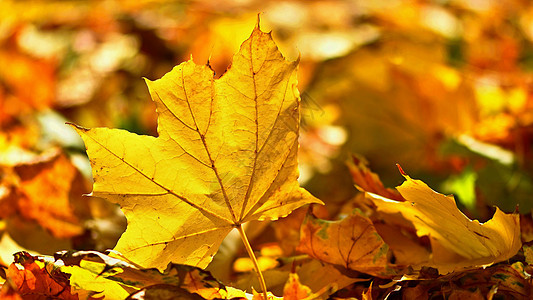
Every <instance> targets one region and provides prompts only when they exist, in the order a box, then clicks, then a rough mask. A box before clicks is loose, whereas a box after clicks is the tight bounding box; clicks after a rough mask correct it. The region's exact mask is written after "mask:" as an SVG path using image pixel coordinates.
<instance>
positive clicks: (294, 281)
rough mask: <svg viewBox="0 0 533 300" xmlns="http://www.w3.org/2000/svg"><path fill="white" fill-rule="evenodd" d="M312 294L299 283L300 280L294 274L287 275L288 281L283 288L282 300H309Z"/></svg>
mask: <svg viewBox="0 0 533 300" xmlns="http://www.w3.org/2000/svg"><path fill="white" fill-rule="evenodd" d="M311 294H313V292H312V291H311V289H310V288H309V287H307V286H305V285H302V284H301V283H300V278H299V277H298V274H296V273H290V274H289V280H287V283H286V284H285V287H284V288H283V299H284V300H302V299H311V298H310V296H311Z"/></svg>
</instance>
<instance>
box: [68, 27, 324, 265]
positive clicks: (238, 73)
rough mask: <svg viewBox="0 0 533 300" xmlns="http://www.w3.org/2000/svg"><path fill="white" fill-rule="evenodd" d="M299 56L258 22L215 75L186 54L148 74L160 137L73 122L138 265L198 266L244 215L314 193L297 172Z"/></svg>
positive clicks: (273, 211) (99, 190) (126, 250)
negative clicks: (288, 54)
mask: <svg viewBox="0 0 533 300" xmlns="http://www.w3.org/2000/svg"><path fill="white" fill-rule="evenodd" d="M297 65H298V62H297V61H292V62H291V61H287V60H286V59H285V58H284V57H283V56H282V54H281V53H280V52H279V50H278V48H277V46H276V44H275V43H274V41H273V40H272V37H271V35H270V33H265V32H262V31H261V30H260V29H259V26H257V27H256V28H255V29H254V31H253V32H252V35H251V36H250V38H248V39H247V40H246V41H245V42H244V43H243V44H242V45H241V48H240V50H239V52H238V53H237V54H236V55H235V56H234V58H233V63H232V66H231V68H230V69H229V70H228V71H227V72H226V73H225V74H224V75H223V76H222V77H221V78H220V79H216V80H215V79H214V78H213V76H214V74H213V71H212V70H211V69H210V68H209V66H205V65H197V64H195V63H194V62H193V61H192V59H191V60H189V61H188V62H184V63H182V64H180V65H178V66H176V67H175V68H174V69H173V70H172V71H170V72H169V73H167V74H166V75H165V76H163V77H162V78H161V79H159V80H156V81H150V80H147V84H148V88H149V90H150V94H151V95H152V99H153V101H155V103H156V106H157V112H158V133H159V136H158V137H151V136H142V135H136V134H133V133H130V132H127V131H124V130H118V129H108V128H94V129H84V128H81V127H76V130H77V131H78V133H79V134H80V135H81V137H82V138H83V140H84V142H85V145H86V147H87V153H88V155H89V158H90V161H91V165H92V168H93V177H94V185H93V192H92V194H93V195H94V196H98V197H103V198H106V199H108V200H110V201H112V202H116V203H118V204H120V206H121V208H122V210H123V211H124V213H125V215H126V218H127V219H128V227H127V229H126V231H125V232H124V234H123V235H122V237H121V238H120V240H119V241H118V243H117V245H116V247H115V250H117V251H119V252H121V253H122V254H123V255H125V257H126V258H128V259H130V260H131V261H133V262H135V263H137V264H139V265H141V266H143V267H157V268H159V269H164V268H165V267H166V266H167V264H168V263H169V262H171V261H172V262H175V263H182V264H189V265H193V266H199V267H205V266H207V264H208V263H209V262H210V261H211V258H212V256H213V255H214V253H215V252H216V251H217V249H218V246H219V245H220V243H221V242H222V240H223V239H224V237H225V236H226V235H227V233H229V231H230V230H232V229H233V228H238V229H239V228H241V227H240V226H241V224H242V223H245V222H248V221H251V220H265V219H277V218H279V217H281V216H285V215H287V214H288V213H290V212H291V211H292V210H293V209H295V208H297V207H300V206H302V205H304V204H307V203H321V201H320V200H318V199H316V198H314V197H313V196H311V195H310V194H309V193H308V192H307V191H305V190H304V189H302V188H300V187H299V185H298V182H297V178H298V164H297V152H298V130H299V121H300V115H299V104H300V98H299V93H298V89H297V86H296V85H297V74H296V69H297ZM241 230H242V228H241ZM243 239H244V238H243Z"/></svg>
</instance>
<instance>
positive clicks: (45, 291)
mask: <svg viewBox="0 0 533 300" xmlns="http://www.w3.org/2000/svg"><path fill="white" fill-rule="evenodd" d="M46 266H47V263H45V262H42V261H39V260H38V259H36V258H35V257H33V256H31V255H30V254H28V253H26V252H18V253H16V254H15V263H13V264H11V265H10V266H9V268H8V269H7V272H6V275H7V279H8V280H10V281H11V282H13V285H14V286H15V287H16V291H17V293H18V294H19V295H20V296H22V298H23V299H27V300H32V299H35V300H39V299H51V298H53V299H65V300H78V296H77V295H75V294H71V292H70V285H69V282H68V278H67V277H66V275H65V274H63V273H61V272H59V271H58V270H57V269H47V268H46Z"/></svg>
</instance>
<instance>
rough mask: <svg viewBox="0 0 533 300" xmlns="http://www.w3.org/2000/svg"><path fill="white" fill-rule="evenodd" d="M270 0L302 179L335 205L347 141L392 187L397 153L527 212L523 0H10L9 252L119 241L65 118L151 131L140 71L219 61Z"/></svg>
mask: <svg viewBox="0 0 533 300" xmlns="http://www.w3.org/2000/svg"><path fill="white" fill-rule="evenodd" d="M258 13H261V15H260V16H261V28H262V29H263V30H267V31H268V30H272V32H273V35H274V38H275V40H276V42H277V43H278V44H279V46H280V49H281V50H282V52H283V53H284V54H285V56H286V57H288V58H290V59H296V58H298V57H299V58H300V68H299V89H300V92H301V97H302V128H301V138H300V143H301V144H300V145H301V146H300V156H299V157H300V171H301V176H300V181H301V184H302V185H303V186H305V187H306V188H307V189H309V190H310V191H311V192H312V193H313V194H315V195H316V196H318V197H319V198H321V199H322V200H323V201H324V202H326V203H327V206H326V208H327V210H328V212H327V213H328V214H329V216H330V217H331V218H334V217H335V216H337V215H338V213H339V212H340V211H341V210H342V206H343V204H344V203H346V202H347V201H348V200H349V199H351V198H352V197H354V195H355V194H356V189H355V188H354V186H353V182H352V179H351V176H350V173H349V171H348V168H347V167H346V163H347V161H350V160H351V156H352V154H357V155H358V157H359V158H361V159H362V158H363V157H364V159H365V161H366V162H368V164H369V165H370V167H371V168H372V169H373V170H374V171H375V172H376V173H378V174H380V177H381V179H382V180H383V181H384V182H385V183H386V185H388V186H390V187H393V186H396V185H399V184H400V183H401V182H402V177H401V175H400V173H399V172H398V170H397V168H396V166H395V164H396V163H398V164H400V165H401V166H402V167H403V169H404V170H405V171H406V172H407V173H408V174H409V175H411V177H413V178H419V179H422V180H424V181H425V182H427V183H428V184H429V185H430V186H432V187H433V188H434V189H436V190H438V191H440V192H443V193H453V194H454V195H455V196H456V199H457V200H458V205H459V207H460V208H461V209H462V210H463V211H464V212H465V214H467V215H468V216H470V217H476V218H479V219H480V220H487V219H488V218H490V217H491V216H492V213H493V211H494V209H493V207H494V206H498V207H500V208H501V209H503V210H504V211H507V212H511V211H514V210H515V209H516V207H517V206H518V208H519V210H520V212H521V213H522V214H527V215H529V214H530V213H531V210H532V208H533V198H532V197H533V181H532V177H533V159H532V158H533V157H532V155H533V152H532V146H533V145H532V141H533V76H532V73H531V71H532V70H533V44H532V40H533V6H531V5H530V3H529V1H525V0H433V1H429V0H428V1H422V0H419V1H415V0H412V1H408V0H373V1H363V0H359V1H357V0H354V1H301V0H300V1H269V0H261V1H259V0H222V1H156V0H125V1H15V0H13V1H11V0H2V1H0V232H2V238H1V240H0V264H3V265H7V264H8V263H9V261H11V260H12V258H11V254H12V253H13V252H14V251H12V250H13V249H19V248H25V249H28V250H34V251H36V252H39V253H45V254H49V253H53V252H54V251H57V250H61V249H67V248H76V249H97V250H104V249H107V248H112V247H113V246H114V243H115V242H116V240H117V239H118V237H119V235H120V234H121V232H122V231H123V230H124V227H125V220H124V218H123V217H122V216H121V214H120V212H119V210H117V209H116V208H115V207H114V206H111V205H109V204H108V203H107V202H105V201H103V200H99V199H94V198H87V197H81V196H80V195H81V194H83V193H89V192H90V190H91V178H90V177H91V176H90V165H89V162H88V159H87V157H86V156H85V152H84V146H83V143H82V142H81V140H80V139H79V138H78V137H77V135H76V134H75V133H74V132H72V131H71V130H70V128H69V127H68V126H66V125H64V123H65V122H66V121H69V122H73V123H76V124H79V125H82V126H85V127H99V126H106V127H118V128H124V129H127V130H129V131H133V132H137V133H139V134H151V135H157V132H156V125H157V119H156V112H155V105H154V104H153V103H152V102H151V101H149V97H150V96H149V94H148V90H147V88H146V85H145V83H144V80H143V79H142V77H146V78H149V79H151V80H154V79H157V78H159V77H161V76H162V75H163V74H165V73H166V72H168V71H170V70H171V69H172V67H173V66H175V65H177V64H179V63H181V62H183V61H186V60H188V59H189V58H190V57H191V56H192V57H193V59H194V61H195V62H196V63H199V64H209V65H210V66H211V67H212V68H213V69H214V70H215V72H216V76H217V77H218V76H221V75H222V74H223V73H224V71H225V69H226V68H228V66H229V65H230V63H231V57H232V55H233V53H234V52H236V50H237V47H238V46H239V45H240V43H241V42H242V41H243V40H244V39H246V38H247V37H248V36H249V34H250V33H251V30H252V28H253V27H254V26H255V23H256V21H257V14H258ZM17 247H18V248H17Z"/></svg>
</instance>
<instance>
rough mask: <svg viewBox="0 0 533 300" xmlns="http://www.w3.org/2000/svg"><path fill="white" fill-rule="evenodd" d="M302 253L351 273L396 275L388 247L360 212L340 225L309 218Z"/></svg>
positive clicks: (339, 223)
mask: <svg viewBox="0 0 533 300" xmlns="http://www.w3.org/2000/svg"><path fill="white" fill-rule="evenodd" d="M298 251H301V252H304V253H307V254H309V255H310V256H312V257H315V258H317V259H320V260H322V261H324V262H327V263H331V264H335V265H340V266H343V267H345V268H346V269H349V270H356V271H359V272H364V273H367V274H371V275H374V276H377V277H389V276H390V275H393V273H391V272H392V269H390V268H388V266H389V259H390V253H389V247H388V245H387V244H385V242H384V241H383V239H382V238H381V236H379V234H377V232H376V228H375V227H374V225H373V224H372V221H370V219H368V218H367V217H365V216H363V215H361V214H359V213H357V212H355V213H354V214H352V215H350V216H348V217H346V218H344V219H342V220H338V221H327V220H321V219H318V218H316V217H315V216H313V215H311V214H309V215H308V216H307V217H306V219H305V220H304V223H303V224H302V229H301V233H300V246H299V247H298Z"/></svg>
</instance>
